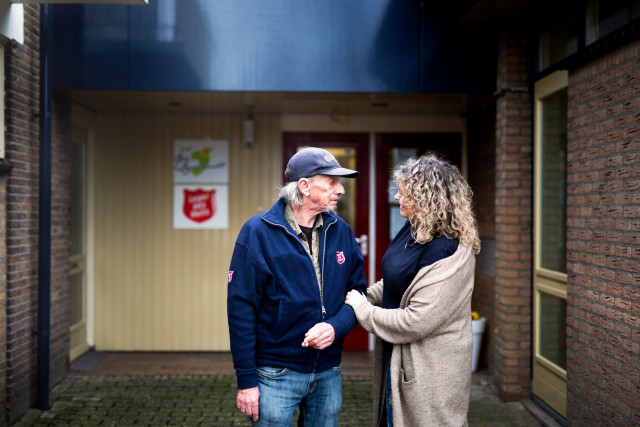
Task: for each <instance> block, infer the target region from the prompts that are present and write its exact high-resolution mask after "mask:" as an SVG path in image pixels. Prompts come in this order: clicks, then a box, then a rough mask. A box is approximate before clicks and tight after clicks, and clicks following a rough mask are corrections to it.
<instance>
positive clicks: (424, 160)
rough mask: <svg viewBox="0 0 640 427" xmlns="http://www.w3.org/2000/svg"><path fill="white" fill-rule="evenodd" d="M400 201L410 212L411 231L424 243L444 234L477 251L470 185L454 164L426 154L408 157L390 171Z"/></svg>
mask: <svg viewBox="0 0 640 427" xmlns="http://www.w3.org/2000/svg"><path fill="white" fill-rule="evenodd" d="M393 179H394V180H395V182H396V183H397V184H398V185H401V184H404V188H403V189H402V191H401V192H400V197H401V198H402V202H403V204H404V205H405V206H406V207H407V208H408V211H409V212H411V217H410V218H408V219H409V222H410V223H411V235H412V237H413V238H414V240H415V241H416V242H418V243H420V244H424V243H427V242H430V241H431V240H433V238H434V237H437V236H440V235H444V236H446V237H449V238H452V239H459V242H460V244H462V245H465V246H470V247H472V248H473V253H475V254H478V253H480V237H479V236H478V228H477V226H476V220H475V216H474V214H473V210H472V208H471V204H472V202H471V197H472V196H473V192H472V191H471V187H469V185H468V184H467V182H466V181H465V180H464V178H463V177H462V174H460V171H459V170H458V168H457V167H455V166H454V165H452V164H451V163H449V162H446V161H444V160H441V159H439V158H438V157H437V156H436V155H434V154H426V155H424V156H422V157H420V158H419V159H417V160H416V159H414V158H411V159H408V160H407V161H406V162H404V163H401V164H399V165H398V166H396V167H395V169H394V171H393Z"/></svg>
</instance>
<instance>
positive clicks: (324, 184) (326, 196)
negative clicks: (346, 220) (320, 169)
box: [308, 175, 344, 212]
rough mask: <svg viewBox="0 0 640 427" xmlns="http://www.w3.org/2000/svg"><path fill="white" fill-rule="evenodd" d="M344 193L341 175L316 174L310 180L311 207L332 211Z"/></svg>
mask: <svg viewBox="0 0 640 427" xmlns="http://www.w3.org/2000/svg"><path fill="white" fill-rule="evenodd" d="M343 194H344V187H343V186H342V184H341V183H340V177H337V176H328V175H316V176H315V177H313V179H311V180H310V182H309V202H308V204H309V207H310V208H312V209H316V210H318V211H320V212H321V211H324V212H330V211H332V210H334V209H335V208H336V207H337V206H338V199H339V198H340V196H341V195H343Z"/></svg>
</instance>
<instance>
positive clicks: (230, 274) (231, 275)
mask: <svg viewBox="0 0 640 427" xmlns="http://www.w3.org/2000/svg"><path fill="white" fill-rule="evenodd" d="M232 277H233V271H230V272H229V283H231V278H232Z"/></svg>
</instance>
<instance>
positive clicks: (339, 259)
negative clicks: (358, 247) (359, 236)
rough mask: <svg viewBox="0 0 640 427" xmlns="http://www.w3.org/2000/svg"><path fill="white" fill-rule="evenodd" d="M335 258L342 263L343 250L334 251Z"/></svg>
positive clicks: (343, 259)
mask: <svg viewBox="0 0 640 427" xmlns="http://www.w3.org/2000/svg"><path fill="white" fill-rule="evenodd" d="M336 259H337V260H338V264H344V261H345V258H344V252H343V251H338V252H336Z"/></svg>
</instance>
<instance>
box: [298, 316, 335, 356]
mask: <svg viewBox="0 0 640 427" xmlns="http://www.w3.org/2000/svg"><path fill="white" fill-rule="evenodd" d="M335 338H336V331H335V330H334V329H333V326H331V324H329V323H327V322H322V323H316V324H315V325H314V326H313V327H312V328H311V329H309V330H308V331H307V333H306V334H304V341H302V346H303V347H309V346H311V347H313V348H315V349H316V350H324V349H325V348H327V347H329V346H330V345H331V344H333V340H334V339H335Z"/></svg>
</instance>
